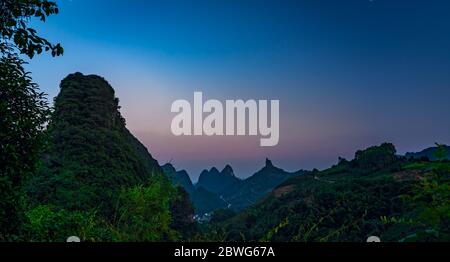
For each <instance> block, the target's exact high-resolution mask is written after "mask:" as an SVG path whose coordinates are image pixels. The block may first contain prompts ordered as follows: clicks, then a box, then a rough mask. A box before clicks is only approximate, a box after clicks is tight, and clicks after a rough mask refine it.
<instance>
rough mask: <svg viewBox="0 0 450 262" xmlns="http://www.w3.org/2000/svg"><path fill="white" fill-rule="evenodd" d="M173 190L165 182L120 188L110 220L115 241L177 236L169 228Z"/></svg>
mask: <svg viewBox="0 0 450 262" xmlns="http://www.w3.org/2000/svg"><path fill="white" fill-rule="evenodd" d="M174 194H175V191H174V189H173V188H172V187H171V185H170V184H169V183H168V182H167V181H162V180H161V181H154V182H152V183H151V184H150V185H148V186H145V187H144V186H134V187H131V188H124V189H122V190H121V192H120V195H119V199H118V203H117V212H116V214H115V218H114V220H113V223H114V224H113V226H112V239H113V240H114V241H132V242H136V241H169V240H176V239H178V237H179V235H178V233H177V231H175V230H174V229H172V228H171V224H172V216H171V213H170V204H171V201H172V200H173V197H174Z"/></svg>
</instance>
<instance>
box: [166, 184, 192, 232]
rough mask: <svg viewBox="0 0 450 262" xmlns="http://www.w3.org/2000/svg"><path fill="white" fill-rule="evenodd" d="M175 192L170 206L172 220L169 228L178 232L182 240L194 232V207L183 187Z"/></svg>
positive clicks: (179, 187)
mask: <svg viewBox="0 0 450 262" xmlns="http://www.w3.org/2000/svg"><path fill="white" fill-rule="evenodd" d="M175 190H176V192H175V193H176V194H175V199H173V201H172V203H171V206H170V211H171V213H172V218H173V219H172V224H171V228H173V229H174V230H176V231H178V232H179V233H180V234H181V236H182V237H183V238H188V237H189V236H190V235H191V234H192V233H193V231H194V230H195V223H194V206H193V204H192V202H191V200H190V198H189V194H188V193H187V192H186V190H184V188H183V187H181V186H178V187H177V188H176V189H175Z"/></svg>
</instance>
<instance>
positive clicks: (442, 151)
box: [433, 143, 448, 161]
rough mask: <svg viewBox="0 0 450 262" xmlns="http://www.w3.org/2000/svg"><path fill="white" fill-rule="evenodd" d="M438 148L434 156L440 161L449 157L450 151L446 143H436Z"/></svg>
mask: <svg viewBox="0 0 450 262" xmlns="http://www.w3.org/2000/svg"><path fill="white" fill-rule="evenodd" d="M436 146H437V149H436V151H434V152H433V156H434V157H435V158H436V159H437V160H438V161H443V160H445V159H446V158H447V155H448V152H447V146H446V145H444V144H438V143H436Z"/></svg>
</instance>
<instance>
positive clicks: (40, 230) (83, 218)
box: [23, 205, 108, 242]
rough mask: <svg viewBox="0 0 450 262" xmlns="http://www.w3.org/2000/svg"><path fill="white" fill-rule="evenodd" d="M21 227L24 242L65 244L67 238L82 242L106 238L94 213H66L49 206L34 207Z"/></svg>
mask: <svg viewBox="0 0 450 262" xmlns="http://www.w3.org/2000/svg"><path fill="white" fill-rule="evenodd" d="M26 218H27V219H26V221H25V225H24V227H23V231H24V235H25V237H26V241H31V242H65V241H66V239H67V238H68V237H69V236H78V237H79V238H80V239H81V240H82V241H99V240H104V239H105V238H106V237H107V236H108V232H107V231H106V230H105V229H106V227H105V226H103V225H101V223H99V221H98V218H97V217H96V213H95V212H94V211H90V212H82V211H72V212H71V211H68V210H65V209H58V208H57V207H54V206H50V205H39V206H36V207H34V208H32V209H30V210H29V211H27V213H26Z"/></svg>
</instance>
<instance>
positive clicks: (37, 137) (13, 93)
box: [0, 54, 50, 240]
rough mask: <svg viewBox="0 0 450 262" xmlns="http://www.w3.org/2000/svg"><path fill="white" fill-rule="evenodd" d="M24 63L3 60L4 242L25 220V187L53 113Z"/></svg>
mask: <svg viewBox="0 0 450 262" xmlns="http://www.w3.org/2000/svg"><path fill="white" fill-rule="evenodd" d="M23 63H24V62H23V61H22V60H21V59H19V58H18V57H17V56H16V55H13V54H6V55H2V57H1V58H0V116H1V118H0V199H1V201H0V240H2V239H3V240H4V239H8V235H11V234H13V233H14V232H16V231H17V227H18V225H19V223H20V221H21V218H20V214H19V212H20V210H19V208H20V205H19V202H20V193H21V186H22V183H23V180H24V179H25V178H26V177H28V176H30V175H31V174H32V173H33V172H34V171H35V168H36V166H37V162H38V159H39V154H40V152H41V149H42V147H43V145H44V143H45V136H44V134H43V129H44V126H45V124H46V122H47V120H48V117H49V113H50V111H49V107H48V104H47V101H46V99H45V95H44V94H43V93H41V92H39V89H38V86H37V85H36V84H35V83H33V82H32V79H31V77H30V73H28V72H25V70H24V68H23Z"/></svg>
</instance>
